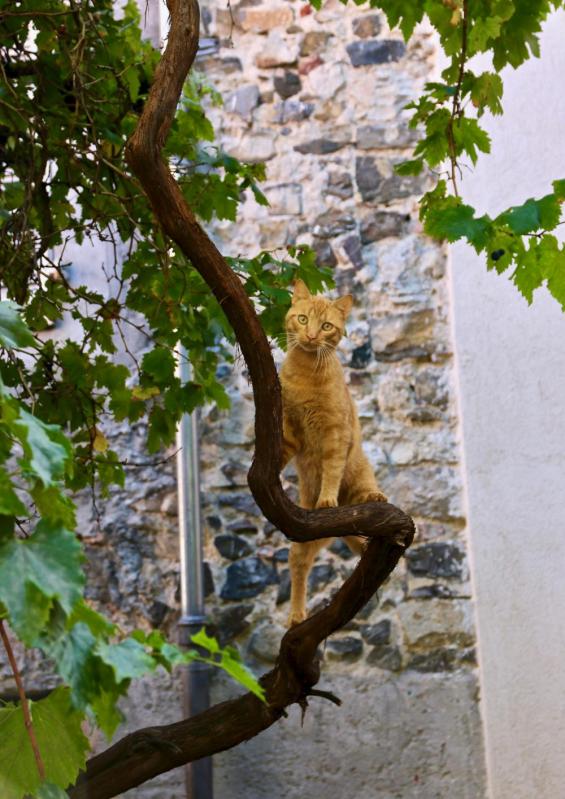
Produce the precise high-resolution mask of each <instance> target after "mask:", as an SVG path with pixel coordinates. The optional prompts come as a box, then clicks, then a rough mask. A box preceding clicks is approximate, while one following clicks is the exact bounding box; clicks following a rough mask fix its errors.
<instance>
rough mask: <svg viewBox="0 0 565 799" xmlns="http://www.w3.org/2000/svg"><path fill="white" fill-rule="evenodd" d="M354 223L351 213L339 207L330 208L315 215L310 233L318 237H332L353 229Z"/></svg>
mask: <svg viewBox="0 0 565 799" xmlns="http://www.w3.org/2000/svg"><path fill="white" fill-rule="evenodd" d="M355 224H356V223H355V218H354V216H353V215H352V214H350V213H348V212H347V211H343V210H342V209H340V208H332V209H330V210H329V211H326V212H325V213H323V214H320V216H318V217H317V219H316V220H315V222H314V225H313V227H312V233H313V235H314V236H317V237H318V238H320V239H332V238H335V237H336V236H341V235H342V234H343V233H347V232H348V231H351V230H355Z"/></svg>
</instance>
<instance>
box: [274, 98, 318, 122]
mask: <svg viewBox="0 0 565 799" xmlns="http://www.w3.org/2000/svg"><path fill="white" fill-rule="evenodd" d="M274 110H275V122H277V123H278V124H279V125H286V124H287V123H288V122H300V121H302V120H303V119H308V117H310V116H311V115H312V112H313V110H314V104H313V103H303V102H302V101H300V100H284V102H282V103H277V104H276V106H275V109H274Z"/></svg>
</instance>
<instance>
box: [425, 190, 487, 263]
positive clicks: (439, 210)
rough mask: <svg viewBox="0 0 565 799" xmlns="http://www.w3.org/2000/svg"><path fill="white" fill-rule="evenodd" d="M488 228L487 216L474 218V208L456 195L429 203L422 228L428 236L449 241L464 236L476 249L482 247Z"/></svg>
mask: <svg viewBox="0 0 565 799" xmlns="http://www.w3.org/2000/svg"><path fill="white" fill-rule="evenodd" d="M488 229H489V220H488V217H486V216H485V217H480V218H479V219H476V218H475V210H474V209H473V208H471V206H470V205H463V204H462V203H461V202H460V200H458V199H457V198H456V197H447V198H445V199H444V200H442V201H440V202H437V203H434V204H432V205H430V206H429V208H428V210H427V215H426V217H425V221H424V230H425V231H426V233H427V234H428V235H429V236H433V237H434V238H438V239H447V241H449V242H453V241H457V240H458V239H461V238H466V239H467V240H468V241H469V242H470V243H471V244H472V245H473V246H474V247H475V249H476V250H477V251H479V250H481V249H482V248H483V247H484V245H485V243H486V237H487V233H488Z"/></svg>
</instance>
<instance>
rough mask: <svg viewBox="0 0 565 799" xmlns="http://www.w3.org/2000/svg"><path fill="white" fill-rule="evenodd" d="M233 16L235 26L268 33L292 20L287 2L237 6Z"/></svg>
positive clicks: (251, 31)
mask: <svg viewBox="0 0 565 799" xmlns="http://www.w3.org/2000/svg"><path fill="white" fill-rule="evenodd" d="M234 18H235V22H236V24H237V26H238V27H239V28H241V29H242V30H244V31H247V32H250V33H268V32H269V31H272V30H273V29H274V28H283V27H286V26H287V25H290V24H291V23H292V21H293V20H294V12H293V10H292V7H291V6H289V5H288V4H282V3H281V4H276V5H274V4H272V3H269V4H265V5H257V6H246V7H241V6H239V7H238V8H237V9H236V11H235V13H234Z"/></svg>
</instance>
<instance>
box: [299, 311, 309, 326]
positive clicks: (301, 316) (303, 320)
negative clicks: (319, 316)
mask: <svg viewBox="0 0 565 799" xmlns="http://www.w3.org/2000/svg"><path fill="white" fill-rule="evenodd" d="M298 321H299V322H300V324H301V325H305V324H307V322H308V317H307V316H304V314H303V313H301V314H299V316H298Z"/></svg>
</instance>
